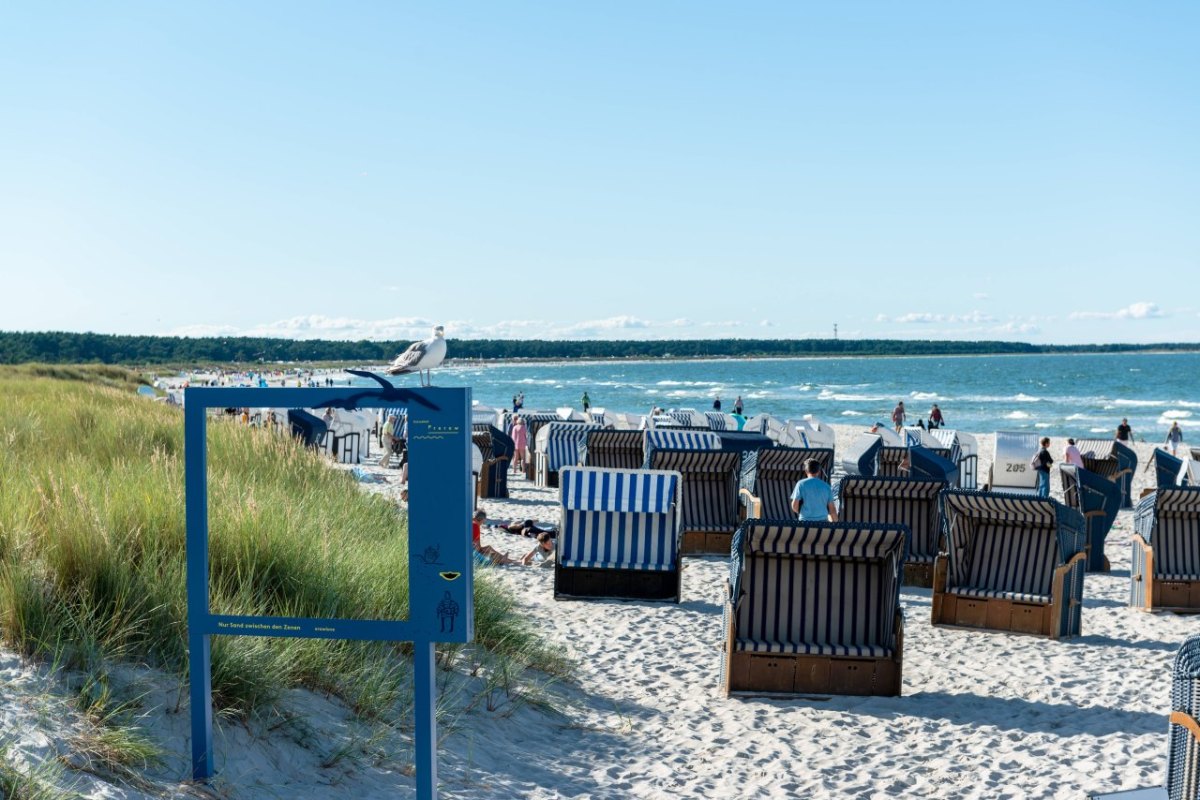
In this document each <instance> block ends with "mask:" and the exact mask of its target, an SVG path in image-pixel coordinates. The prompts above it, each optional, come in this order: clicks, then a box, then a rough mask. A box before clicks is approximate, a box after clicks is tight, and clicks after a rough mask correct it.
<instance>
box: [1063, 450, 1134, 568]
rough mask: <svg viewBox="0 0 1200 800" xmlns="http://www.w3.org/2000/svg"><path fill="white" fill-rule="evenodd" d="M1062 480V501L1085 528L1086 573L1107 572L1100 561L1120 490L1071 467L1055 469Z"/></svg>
mask: <svg viewBox="0 0 1200 800" xmlns="http://www.w3.org/2000/svg"><path fill="white" fill-rule="evenodd" d="M1058 474H1059V477H1060V478H1061V479H1062V487H1063V500H1064V501H1065V502H1066V504H1067V505H1068V506H1070V507H1071V508H1073V509H1075V510H1076V511H1078V512H1079V513H1080V514H1083V519H1084V523H1085V524H1086V525H1087V539H1086V540H1085V541H1086V545H1085V547H1086V552H1087V569H1088V572H1108V570H1109V568H1110V567H1109V563H1108V559H1107V558H1105V557H1104V541H1105V539H1107V538H1108V532H1109V531H1110V530H1112V526H1113V523H1114V522H1116V521H1117V512H1118V511H1120V510H1121V487H1120V486H1118V485H1117V484H1115V483H1113V482H1112V481H1110V480H1108V479H1106V478H1101V477H1100V476H1099V475H1096V474H1095V473H1093V472H1090V471H1088V470H1086V469H1083V468H1081V467H1077V466H1075V465H1074V464H1063V465H1062V466H1060V467H1059V471H1058Z"/></svg>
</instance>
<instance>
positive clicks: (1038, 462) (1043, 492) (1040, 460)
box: [1032, 436, 1054, 497]
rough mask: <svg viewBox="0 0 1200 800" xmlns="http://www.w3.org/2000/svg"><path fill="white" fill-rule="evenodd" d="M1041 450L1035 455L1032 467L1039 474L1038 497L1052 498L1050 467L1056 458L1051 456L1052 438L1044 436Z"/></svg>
mask: <svg viewBox="0 0 1200 800" xmlns="http://www.w3.org/2000/svg"><path fill="white" fill-rule="evenodd" d="M1041 445H1042V447H1041V449H1040V450H1038V451H1037V452H1036V453H1034V454H1033V459H1032V465H1033V469H1034V471H1036V472H1037V496H1038V497H1049V496H1050V465H1051V464H1053V463H1054V457H1053V456H1051V455H1050V450H1049V449H1048V448H1049V447H1050V437H1049V436H1043V437H1042V441H1041Z"/></svg>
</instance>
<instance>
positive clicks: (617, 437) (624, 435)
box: [579, 430, 646, 469]
mask: <svg viewBox="0 0 1200 800" xmlns="http://www.w3.org/2000/svg"><path fill="white" fill-rule="evenodd" d="M644 438H645V436H644V434H643V433H642V431H637V430H631V431H614V430H598V431H588V432H587V435H586V436H585V437H584V439H583V443H582V444H581V445H580V446H579V463H581V464H583V465H584V466H585V467H603V468H604V469H640V468H641V466H642V462H644V461H645V460H646V454H645V450H644V449H643V447H642V440H643V439H644Z"/></svg>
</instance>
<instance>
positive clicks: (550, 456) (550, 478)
mask: <svg viewBox="0 0 1200 800" xmlns="http://www.w3.org/2000/svg"><path fill="white" fill-rule="evenodd" d="M598 430H600V426H599V425H593V424H591V423H582V422H551V423H549V424H547V425H546V426H545V427H543V428H542V430H540V431H539V432H538V438H537V449H536V452H534V458H535V460H536V462H537V465H536V470H535V474H534V481H535V483H536V484H537V485H538V486H541V487H549V488H553V487H555V486H558V471H559V470H561V469H562V468H563V467H573V466H575V465H577V464H578V463H579V446H580V445H581V444H583V441H584V439H585V438H587V435H588V433H590V432H591V431H598Z"/></svg>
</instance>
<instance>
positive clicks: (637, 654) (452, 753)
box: [0, 426, 1197, 800]
mask: <svg viewBox="0 0 1200 800" xmlns="http://www.w3.org/2000/svg"><path fill="white" fill-rule="evenodd" d="M859 430H860V429H859V428H857V427H851V426H837V432H838V437H839V443H838V446H839V449H841V448H844V447H845V446H846V444H847V443H848V442H849V440H850V438H852V437H853V435H854V434H855V433H857V432H858V431H859ZM980 439H981V441H980V445H981V451H982V454H983V456H984V457H985V459H987V458H990V455H991V452H992V442H991V437H990V436H986V435H985V436H981V437H980ZM1062 445H1063V442H1062V441H1060V440H1058V439H1055V440H1054V441H1053V444H1052V448H1051V452H1052V453H1055V454H1056V456H1057V454H1059V453H1061V451H1062ZM1137 449H1138V452H1139V459H1140V461H1141V464H1142V465H1144V464H1145V462H1146V460H1147V459H1148V457H1149V454H1150V449H1151V448H1150V446H1148V445H1142V444H1139V445H1137ZM981 466H982V470H981V474H982V475H986V473H987V466H988V465H987V463H986V460H985V461H984V463H983V464H982V465H981ZM370 469H371V470H372V471H378V468H375V467H371V468H370ZM385 473H386V474H387V475H389V476H391V477H390V478H389V481H388V482H387V483H382V484H363V486H364V488H365V489H367V490H370V491H379V492H384V493H387V494H392V495H397V496H398V491H399V486H398V485H397V484H396V482H395V481H396V478H395V475H396V472H395V471H394V470H389V471H385ZM1151 482H1152V478H1151V477H1150V473H1148V472H1146V471H1144V470H1143V469H1142V467H1141V466H1139V470H1138V474H1137V481H1136V484H1135V496H1136V494H1137V493H1139V492H1140V491H1141V489H1142V488H1143V487H1144V486H1147V485H1149V484H1150V483H1151ZM1054 483H1055V491H1056V492H1057V491H1058V490H1059V489H1058V486H1057V484H1058V478H1057V476H1055V478H1054ZM510 489H511V494H512V496H511V498H510V499H508V500H503V501H493V500H485V501H482V506H483V507H484V508H485V509H486V510H487V511H488V514H489V517H490V520H489V522H492V521H507V520H514V519H526V518H532V519H534V520H536V521H538V522H543V523H550V524H554V523H556V521H557V518H558V511H557V497H556V490H548V489H538V488H536V487H534V486H533V485H532V484H531V483H529V482H527V481H525V480H524V479H523V478H519V477H513V478H511V480H510ZM1131 530H1132V512H1130V511H1122V512H1121V514H1120V516H1119V518H1118V521H1117V524H1116V526H1115V528H1114V530H1113V532H1112V533H1111V534H1110V536H1109V538H1108V546H1107V548H1106V552H1107V555H1108V557H1109V559H1110V560H1111V561H1112V567H1113V568H1112V572H1111V573H1109V574H1104V575H1097V574H1090V575H1088V576H1087V579H1086V583H1085V591H1084V611H1083V635H1082V636H1081V637H1079V638H1076V639H1072V640H1067V641H1050V640H1048V639H1043V638H1039V637H1033V636H1022V635H1012V634H1002V633H990V632H979V631H971V630H959V629H949V628H936V629H935V628H933V627H931V626H930V624H929V615H930V591H929V590H928V589H914V588H910V587H903V589H902V593H901V599H902V603H903V605H904V608H905V620H906V621H905V652H904V683H903V695H902V696H900V697H821V698H812V697H806V698H795V699H763V698H736V699H726V698H724V697H722V696H721V695H720V692H719V690H718V685H717V675H718V669H719V659H720V657H721V650H722V643H723V639H722V636H723V630H722V626H721V604H722V601H723V591H724V585H725V579H726V575H727V560H726V559H722V558H719V557H705V558H689V559H687V561H686V562H685V568H684V572H683V600H682V602H681V603H680V604H678V605H676V604H673V603H656V602H640V601H615V600H599V601H597V600H592V601H555V600H554V599H553V597H552V579H553V574H552V570H548V569H539V568H532V567H520V566H512V567H495V568H489V569H491V571H492V572H493V573H494V574H496V575H497V576H498V577H499V579H500V580H502V581H503V582H504V584H505V585H507V586H508V587H510V588H511V589H512V591H513V592H514V593H515V595H516V596H517V597H518V598H519V600H520V604H521V609H522V613H524V614H526V615H528V618H529V620H530V621H531V622H533V623H534V624H535V625H536V626H537V627H538V628H539V629H540V630H541V631H542V632H543V633H544V635H545V636H547V637H549V638H550V639H551V640H552V641H554V642H555V643H557V644H558V645H560V646H561V647H562V648H563V650H564V651H566V652H567V653H569V655H570V656H571V658H572V659H574V663H575V665H576V671H575V673H574V680H573V681H568V682H561V683H558V684H557V685H554V686H552V687H550V688H549V689H548V690H547V693H546V698H547V699H548V700H549V701H550V702H552V703H553V704H554V705H555V706H556V707H558V708H559V709H560V713H548V712H546V711H544V710H541V709H537V708H534V707H531V706H528V705H525V706H521V707H519V708H513V707H511V706H506V707H502V708H500V709H498V710H496V711H494V712H489V711H487V710H485V709H483V708H476V709H474V710H473V711H471V712H470V713H467V714H461V713H458V712H457V711H455V710H453V709H452V710H451V713H450V714H449V717H450V718H449V719H446V720H443V722H444V728H443V731H444V732H445V733H446V735H445V736H444V738H443V741H442V742H441V749H440V770H441V775H440V777H441V786H442V796H443V797H447V798H472V799H477V800H484V799H485V798H489V799H490V798H534V799H537V800H548V799H549V798H614V799H615V798H757V797H768V798H770V797H778V798H785V797H786V798H793V797H804V798H884V797H887V798H897V797H899V798H979V799H980V800H983V799H984V798H987V800H994V799H995V798H1081V797H1083V796H1084V795H1085V793H1086V792H1088V791H1115V790H1118V789H1128V788H1134V787H1139V786H1147V785H1153V784H1158V783H1160V782H1161V780H1162V777H1163V771H1164V768H1165V763H1166V715H1167V711H1168V707H1169V690H1170V665H1171V660H1172V658H1173V656H1174V654H1175V651H1176V649H1177V647H1178V645H1179V643H1180V642H1181V641H1182V640H1183V638H1184V637H1185V636H1186V635H1187V634H1188V633H1190V632H1192V631H1195V630H1196V629H1197V628H1196V618H1195V617H1189V616H1180V615H1175V614H1170V613H1165V614H1146V613H1143V612H1139V611H1135V610H1132V609H1130V608H1129V607H1128V596H1129V560H1130V559H1129V537H1130V533H1131ZM484 540H485V543H487V544H491V545H492V546H494V547H496V548H498V549H500V550H502V551H507V552H509V553H510V554H512V555H514V556H516V555H520V554H522V553H524V552H526V551H527V550H528V549H530V548H531V547H532V546H533V541H532V540H531V539H527V538H524V537H520V536H516V535H512V534H507V533H503V532H498V531H494V530H491V529H490V528H485V533H484ZM127 672H128V674H126V675H125V679H126V682H127V683H128V684H129V685H134V686H140V687H143V688H144V692H145V697H144V698H143V700H142V707H143V709H144V710H145V713H144V716H143V718H142V724H143V725H144V726H145V727H146V729H147V731H148V733H149V734H150V735H151V736H152V738H154V739H155V740H157V741H158V742H159V743H160V744H161V745H162V746H163V747H164V748H165V749H166V750H167V751H168V757H167V759H166V762H165V763H164V764H163V765H162V766H161V767H159V768H156V769H154V770H152V771H151V772H150V773H147V774H146V782H145V785H144V786H142V785H136V784H135V785H131V784H129V783H128V782H126V783H120V782H113V781H111V780H103V779H101V778H98V777H95V776H93V775H91V774H89V773H87V772H79V771H75V770H69V769H68V770H65V774H63V775H61V776H60V779H59V783H60V784H62V785H72V786H73V787H74V790H75V791H77V792H78V793H79V794H80V795H81V796H84V797H88V798H151V797H221V798H288V799H289V800H300V799H301V798H313V799H314V800H315V799H316V798H340V797H346V798H355V800H374V799H375V798H380V799H382V798H385V797H386V798H393V797H397V796H400V797H404V796H411V795H412V792H413V789H412V787H413V782H412V778H411V773H410V770H408V769H406V768H405V767H404V764H405V763H406V761H407V760H408V759H410V758H411V754H410V753H404V752H379V750H378V749H377V748H375V747H374V746H373V744H372V742H371V741H370V735H371V734H370V731H369V729H367V728H366V727H360V726H359V723H357V722H356V721H355V720H354V719H353V718H352V715H350V714H349V712H348V711H347V710H346V709H345V708H344V707H342V706H341V705H340V704H339V703H338V702H336V701H334V700H331V699H329V698H326V697H323V696H320V695H318V694H315V693H313V692H309V691H293V692H290V693H289V694H288V695H287V697H286V698H285V704H284V705H285V707H286V712H285V714H284V715H283V716H281V717H279V718H272V719H267V720H252V721H250V722H249V723H240V722H235V721H227V722H219V723H218V729H219V739H218V741H219V744H218V748H219V751H220V753H219V757H218V763H219V766H220V770H221V772H220V775H219V777H218V779H217V780H216V781H215V782H214V784H213V788H211V789H209V788H203V787H197V786H192V785H189V784H187V783H186V782H185V781H184V780H183V779H184V778H185V777H186V775H187V774H188V768H187V763H188V762H187V753H188V741H187V730H188V728H187V725H188V723H187V714H186V708H187V706H186V692H181V691H180V687H179V686H178V685H171V684H170V682H168V681H165V680H164V679H163V678H162V677H161V675H160V674H158V673H156V672H154V671H152V670H149V669H144V668H143V669H130V670H128V671H127ZM0 681H2V684H0V686H2V687H3V694H2V695H0V699H2V702H0V725H2V726H3V729H4V730H5V731H6V732H7V741H8V742H9V756H10V758H15V759H16V760H17V761H21V760H22V759H24V760H25V761H27V762H29V763H33V762H37V761H40V760H43V759H45V758H47V757H48V756H49V757H53V756H54V754H56V753H62V752H64V751H65V750H69V749H70V741H71V737H72V732H73V731H75V730H77V729H78V727H79V726H80V725H81V724H82V723H81V722H80V721H79V720H78V719H77V718H76V716H74V715H73V712H71V711H70V710H69V708H68V707H67V706H66V705H65V704H64V703H61V702H59V700H57V699H56V697H57V695H56V692H57V691H58V690H55V689H53V688H52V687H51V684H52V681H50V680H49V679H47V678H46V677H45V671H44V669H42V668H34V667H31V666H29V665H27V664H24V663H23V662H22V661H21V660H20V659H19V658H17V657H16V656H15V655H13V654H11V653H3V654H0ZM449 705H450V706H451V707H453V705H454V703H453V701H450V702H449ZM18 731H19V733H15V734H14V732H18ZM343 752H344V753H345V754H346V757H340V756H339V754H340V753H343ZM51 760H53V758H51ZM78 760H79V759H78V758H76V759H74V760H72V759H68V762H69V763H74V761H78Z"/></svg>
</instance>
